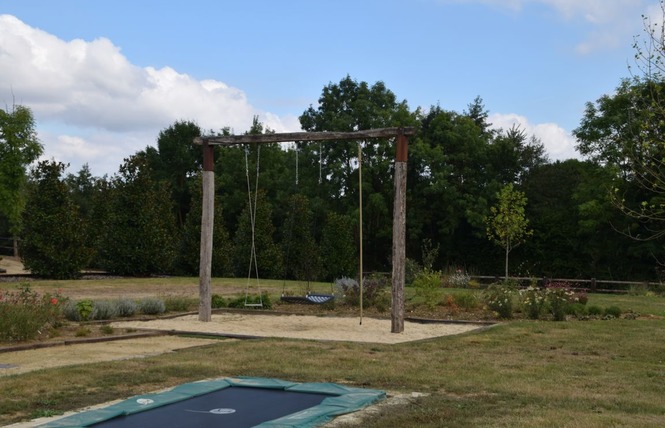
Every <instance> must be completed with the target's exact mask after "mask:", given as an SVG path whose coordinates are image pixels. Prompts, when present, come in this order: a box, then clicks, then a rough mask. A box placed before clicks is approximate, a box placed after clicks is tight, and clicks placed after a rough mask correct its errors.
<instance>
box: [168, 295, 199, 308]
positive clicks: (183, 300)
mask: <svg viewBox="0 0 665 428" xmlns="http://www.w3.org/2000/svg"><path fill="white" fill-rule="evenodd" d="M197 302H198V301H197V300H196V299H193V298H191V297H187V296H175V295H171V296H166V297H164V306H165V308H166V312H187V311H191V310H192V309H193V308H194V307H195V306H196V305H197Z"/></svg>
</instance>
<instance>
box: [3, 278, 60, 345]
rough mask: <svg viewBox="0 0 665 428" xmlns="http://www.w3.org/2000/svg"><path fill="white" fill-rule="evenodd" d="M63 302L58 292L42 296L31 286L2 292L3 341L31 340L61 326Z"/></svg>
mask: <svg viewBox="0 0 665 428" xmlns="http://www.w3.org/2000/svg"><path fill="white" fill-rule="evenodd" d="M63 302H66V299H64V298H62V297H61V296H60V294H59V292H58V293H55V294H53V295H51V294H44V295H40V294H39V293H36V292H34V291H32V290H30V287H28V286H21V287H20V288H19V290H18V291H4V292H0V341H2V342H15V341H22V340H31V339H34V338H35V337H36V336H37V335H38V334H39V333H40V330H42V329H44V328H51V327H57V326H59V324H60V322H61V321H60V320H61V317H62V305H63Z"/></svg>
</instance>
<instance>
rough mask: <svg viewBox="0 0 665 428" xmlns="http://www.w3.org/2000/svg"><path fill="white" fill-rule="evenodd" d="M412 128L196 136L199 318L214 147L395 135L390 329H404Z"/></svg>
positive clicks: (205, 290)
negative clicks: (199, 172) (199, 198)
mask: <svg viewBox="0 0 665 428" xmlns="http://www.w3.org/2000/svg"><path fill="white" fill-rule="evenodd" d="M415 133H416V129H415V128H413V127H406V128H378V129H368V130H364V131H354V132H334V131H330V132H289V133H279V134H255V135H225V136H218V137H213V136H210V137H198V138H195V139H194V144H198V145H200V146H202V148H203V198H202V199H203V200H202V205H203V206H202V215H201V261H200V266H199V321H204V322H209V321H210V320H211V318H212V306H211V299H212V292H211V288H210V279H211V273H212V236H213V220H214V217H215V208H214V207H215V203H214V202H215V172H214V170H215V168H214V167H215V159H214V153H215V151H214V149H215V146H234V145H239V144H271V143H283V142H291V141H298V142H303V143H311V142H315V141H359V140H367V139H374V138H391V137H396V143H395V146H396V147H395V174H394V184H395V202H394V206H393V244H392V247H393V248H392V264H393V266H392V291H391V293H392V309H391V330H390V331H391V332H392V333H402V332H403V331H404V277H405V262H406V170H407V160H408V150H409V137H410V136H413V135H415Z"/></svg>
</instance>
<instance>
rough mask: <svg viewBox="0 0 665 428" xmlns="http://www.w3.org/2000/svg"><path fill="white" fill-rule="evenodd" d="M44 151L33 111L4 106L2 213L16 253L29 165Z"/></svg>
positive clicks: (0, 128)
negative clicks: (7, 224)
mask: <svg viewBox="0 0 665 428" xmlns="http://www.w3.org/2000/svg"><path fill="white" fill-rule="evenodd" d="M42 152H43V147H42V145H41V143H40V142H39V140H38V139H37V132H36V131H35V120H34V118H33V116H32V111H31V110H30V109H29V108H28V107H24V106H17V105H14V106H13V107H12V109H11V110H3V109H0V214H2V215H3V216H5V217H6V218H7V220H8V223H9V231H10V233H12V235H13V236H14V253H15V254H14V255H15V256H17V255H18V254H17V252H18V251H17V249H18V247H17V239H16V238H17V236H18V234H19V231H20V230H21V213H22V212H23V208H24V206H25V198H26V196H25V189H24V187H25V183H26V177H27V167H28V165H30V164H31V163H32V162H34V161H36V160H37V158H39V156H40V155H41V154H42Z"/></svg>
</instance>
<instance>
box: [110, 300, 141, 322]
mask: <svg viewBox="0 0 665 428" xmlns="http://www.w3.org/2000/svg"><path fill="white" fill-rule="evenodd" d="M114 304H115V313H116V315H117V316H119V317H122V318H126V317H133V316H134V314H136V310H137V304H136V302H135V301H133V300H130V299H118V300H116V301H114Z"/></svg>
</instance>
